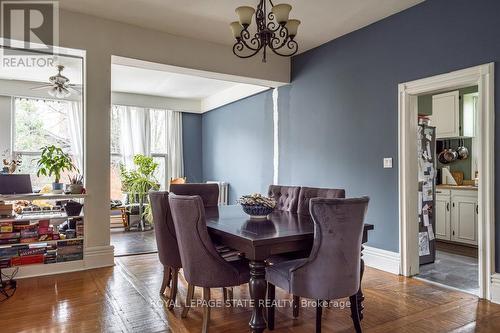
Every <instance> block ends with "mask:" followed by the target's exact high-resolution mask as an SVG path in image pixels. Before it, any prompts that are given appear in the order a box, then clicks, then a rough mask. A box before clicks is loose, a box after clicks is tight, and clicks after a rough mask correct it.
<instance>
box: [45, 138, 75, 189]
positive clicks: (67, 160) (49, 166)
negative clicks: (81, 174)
mask: <svg viewBox="0 0 500 333" xmlns="http://www.w3.org/2000/svg"><path fill="white" fill-rule="evenodd" d="M41 150H42V155H41V156H40V159H39V160H38V163H37V167H38V171H37V173H36V175H37V176H38V177H40V175H43V176H49V177H52V176H54V182H53V183H52V191H53V192H54V193H62V191H63V184H62V183H60V182H59V180H60V179H61V173H62V172H64V171H73V170H76V171H78V170H77V168H76V167H75V165H74V164H73V161H72V160H71V156H70V155H69V154H68V153H65V152H64V151H63V150H62V149H61V148H59V147H56V146H54V145H51V146H45V147H43V148H42V149H41Z"/></svg>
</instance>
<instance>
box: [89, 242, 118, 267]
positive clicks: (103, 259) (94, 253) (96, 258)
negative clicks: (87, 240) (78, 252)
mask: <svg viewBox="0 0 500 333" xmlns="http://www.w3.org/2000/svg"><path fill="white" fill-rule="evenodd" d="M114 249H115V248H114V246H112V245H108V246H95V247H87V248H85V269H92V268H99V267H108V266H113V265H114V264H115V260H114V258H115V257H114Z"/></svg>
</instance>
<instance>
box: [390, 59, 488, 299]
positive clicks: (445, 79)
mask: <svg viewBox="0 0 500 333" xmlns="http://www.w3.org/2000/svg"><path fill="white" fill-rule="evenodd" d="M473 85H478V87H479V106H478V110H479V112H478V113H479V114H478V124H479V125H478V127H479V133H478V147H480V151H479V152H478V153H479V154H478V161H479V163H478V164H479V165H478V170H479V188H478V203H479V215H478V249H479V251H478V252H479V288H480V297H481V298H486V299H491V281H492V275H493V274H494V273H495V215H494V214H495V211H494V210H495V173H494V172H495V170H494V142H495V119H494V118H495V108H494V63H488V64H484V65H480V66H475V67H471V68H467V69H463V70H458V71H454V72H450V73H446V74H442V75H436V76H432V77H429V78H424V79H420V80H415V81H411V82H406V83H401V84H399V86H398V89H399V94H398V99H399V103H398V105H399V106H398V117H399V123H398V136H399V148H398V149H399V248H400V254H401V274H403V275H405V276H412V275H415V274H418V269H419V263H418V236H417V235H418V224H417V223H416V221H417V191H418V187H417V184H418V183H417V167H416V166H417V154H416V151H417V145H416V134H415V133H416V127H417V115H418V112H417V96H418V95H421V94H426V93H435V92H441V91H448V90H451V89H459V88H464V87H468V86H473Z"/></svg>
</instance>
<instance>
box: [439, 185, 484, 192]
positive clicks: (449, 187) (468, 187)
mask: <svg viewBox="0 0 500 333" xmlns="http://www.w3.org/2000/svg"><path fill="white" fill-rule="evenodd" d="M436 188H437V189H438V190H439V189H442V190H470V191H477V187H476V186H472V185H436Z"/></svg>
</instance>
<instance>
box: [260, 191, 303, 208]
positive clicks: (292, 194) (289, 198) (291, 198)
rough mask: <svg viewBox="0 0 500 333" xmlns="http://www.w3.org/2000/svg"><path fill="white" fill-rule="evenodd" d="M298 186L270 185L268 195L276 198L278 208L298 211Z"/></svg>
mask: <svg viewBox="0 0 500 333" xmlns="http://www.w3.org/2000/svg"><path fill="white" fill-rule="evenodd" d="M299 191H300V187H298V186H283V185H269V189H268V193H267V194H268V196H269V197H270V198H273V199H274V200H276V209H277V210H282V211H286V212H292V213H297V204H298V202H299Z"/></svg>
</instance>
